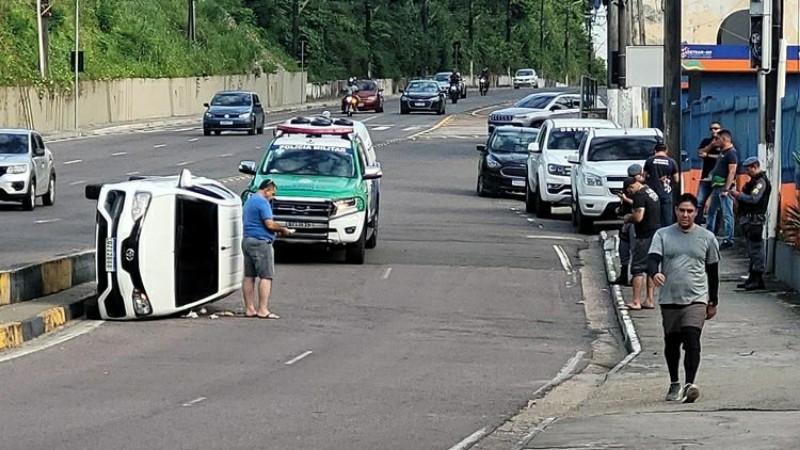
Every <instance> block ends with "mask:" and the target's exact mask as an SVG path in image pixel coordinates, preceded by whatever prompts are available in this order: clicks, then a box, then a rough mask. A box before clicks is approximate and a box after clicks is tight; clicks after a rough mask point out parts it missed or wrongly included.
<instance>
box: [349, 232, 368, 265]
mask: <svg viewBox="0 0 800 450" xmlns="http://www.w3.org/2000/svg"><path fill="white" fill-rule="evenodd" d="M366 258H367V224H366V222H365V223H364V228H363V229H362V230H361V236H360V237H359V238H358V241H357V242H355V243H353V244H350V245H348V246H347V248H345V253H344V260H345V261H346V262H347V263H348V264H364V261H365V260H366Z"/></svg>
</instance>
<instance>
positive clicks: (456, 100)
mask: <svg viewBox="0 0 800 450" xmlns="http://www.w3.org/2000/svg"><path fill="white" fill-rule="evenodd" d="M456 103H458V96H455V97H453V104H454V105H455V104H456Z"/></svg>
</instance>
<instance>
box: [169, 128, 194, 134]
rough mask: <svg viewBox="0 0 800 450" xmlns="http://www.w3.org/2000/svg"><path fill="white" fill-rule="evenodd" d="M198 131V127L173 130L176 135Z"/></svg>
mask: <svg viewBox="0 0 800 450" xmlns="http://www.w3.org/2000/svg"><path fill="white" fill-rule="evenodd" d="M196 129H197V128H196V127H189V128H178V129H177V130H173V131H175V132H176V133H181V132H183V131H194V130H196Z"/></svg>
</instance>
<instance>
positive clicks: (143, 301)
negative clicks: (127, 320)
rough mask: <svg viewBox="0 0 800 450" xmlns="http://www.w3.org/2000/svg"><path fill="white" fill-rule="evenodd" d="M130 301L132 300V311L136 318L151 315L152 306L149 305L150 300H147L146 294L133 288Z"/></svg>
mask: <svg viewBox="0 0 800 450" xmlns="http://www.w3.org/2000/svg"><path fill="white" fill-rule="evenodd" d="M131 300H133V311H134V312H135V313H136V315H137V316H148V315H150V314H152V313H153V306H152V305H151V304H150V299H148V298H147V294H145V293H144V292H143V291H141V290H139V289H138V288H133V293H132V294H131Z"/></svg>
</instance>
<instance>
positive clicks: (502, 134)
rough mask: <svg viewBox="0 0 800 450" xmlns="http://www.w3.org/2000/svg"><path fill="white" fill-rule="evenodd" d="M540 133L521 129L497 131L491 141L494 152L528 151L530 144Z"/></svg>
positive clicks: (491, 148) (490, 145)
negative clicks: (521, 130)
mask: <svg viewBox="0 0 800 450" xmlns="http://www.w3.org/2000/svg"><path fill="white" fill-rule="evenodd" d="M538 136H539V133H534V132H529V131H528V132H520V131H496V132H495V133H494V134H492V137H491V139H490V141H489V149H490V150H491V152H493V153H527V152H528V144H530V143H531V142H534V141H535V140H536V138H537V137H538Z"/></svg>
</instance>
